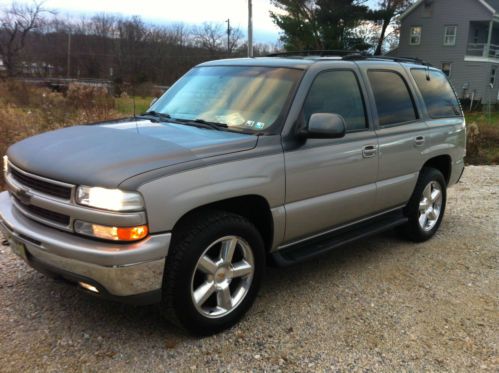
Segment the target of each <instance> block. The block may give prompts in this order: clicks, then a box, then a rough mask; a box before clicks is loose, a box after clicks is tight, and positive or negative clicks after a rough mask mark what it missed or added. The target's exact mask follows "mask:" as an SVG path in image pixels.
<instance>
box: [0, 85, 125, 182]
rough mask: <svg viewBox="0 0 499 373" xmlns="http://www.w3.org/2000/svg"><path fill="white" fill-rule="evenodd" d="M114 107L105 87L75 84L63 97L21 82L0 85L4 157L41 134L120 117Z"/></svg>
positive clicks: (0, 151)
mask: <svg viewBox="0 0 499 373" xmlns="http://www.w3.org/2000/svg"><path fill="white" fill-rule="evenodd" d="M114 107H115V101H114V99H113V97H111V96H110V95H109V94H108V92H107V90H106V89H103V88H101V87H95V86H88V85H81V84H71V85H70V87H69V89H68V91H67V92H66V93H65V94H63V93H61V92H53V91H51V90H49V89H47V88H40V87H32V86H29V85H25V84H23V83H20V82H17V81H6V82H0V155H3V154H5V153H6V151H7V148H8V147H9V146H10V145H12V144H13V143H15V142H17V141H20V140H22V139H24V138H26V137H29V136H33V135H36V134H37V133H40V132H45V131H49V130H54V129H58V128H62V127H66V126H70V125H75V124H81V123H89V122H98V121H102V120H108V119H113V118H117V117H119V116H120V114H119V113H118V112H117V111H116V110H115V108H114ZM1 189H3V174H2V177H0V190H1Z"/></svg>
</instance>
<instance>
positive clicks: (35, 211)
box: [14, 197, 70, 226]
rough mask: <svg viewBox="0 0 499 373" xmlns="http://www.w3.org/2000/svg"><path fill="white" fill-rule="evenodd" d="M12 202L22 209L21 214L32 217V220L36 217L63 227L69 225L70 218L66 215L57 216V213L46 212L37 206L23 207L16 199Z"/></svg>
mask: <svg viewBox="0 0 499 373" xmlns="http://www.w3.org/2000/svg"><path fill="white" fill-rule="evenodd" d="M14 200H15V201H16V204H17V205H18V207H19V208H20V209H22V212H26V213H28V214H30V215H33V218H36V217H38V218H40V219H44V220H47V221H50V222H54V223H57V224H61V225H64V226H68V225H69V221H70V217H69V216H68V215H64V214H59V213H58V212H54V211H50V210H46V209H44V208H41V207H38V206H33V205H25V204H24V203H22V202H21V201H20V200H19V199H18V198H16V197H14Z"/></svg>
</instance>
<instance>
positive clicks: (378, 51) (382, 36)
mask: <svg viewBox="0 0 499 373" xmlns="http://www.w3.org/2000/svg"><path fill="white" fill-rule="evenodd" d="M390 21H391V18H390V19H384V20H383V26H382V27H381V34H380V36H379V39H378V45H377V46H376V50H375V51H374V55H375V56H380V55H381V52H382V48H383V42H384V41H385V34H386V29H387V28H388V25H389V24H390Z"/></svg>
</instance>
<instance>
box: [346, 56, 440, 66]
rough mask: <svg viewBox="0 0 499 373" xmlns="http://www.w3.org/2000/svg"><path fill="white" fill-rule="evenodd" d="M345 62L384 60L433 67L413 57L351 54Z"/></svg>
mask: <svg viewBox="0 0 499 373" xmlns="http://www.w3.org/2000/svg"><path fill="white" fill-rule="evenodd" d="M343 60H347V61H356V60H371V61H373V60H383V61H393V62H409V63H414V64H416V65H424V66H432V65H431V64H430V63H428V62H426V61H424V60H422V59H420V58H411V57H390V56H373V55H366V54H351V55H347V56H344V57H343Z"/></svg>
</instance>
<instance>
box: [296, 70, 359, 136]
mask: <svg viewBox="0 0 499 373" xmlns="http://www.w3.org/2000/svg"><path fill="white" fill-rule="evenodd" d="M303 113H304V115H305V120H306V121H307V123H308V120H309V119H310V117H311V116H312V114H314V113H332V114H340V115H341V116H342V117H343V118H344V119H345V123H346V129H347V131H348V132H352V131H359V130H364V129H366V128H367V121H366V113H365V110H364V100H363V99H362V93H361V91H360V87H359V82H358V81H357V77H356V76H355V74H354V72H353V71H348V70H337V71H326V72H322V73H320V74H319V75H318V76H317V78H316V79H315V80H314V82H313V83H312V87H311V88H310V91H309V93H308V96H307V99H306V101H305V105H304V107H303Z"/></svg>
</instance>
